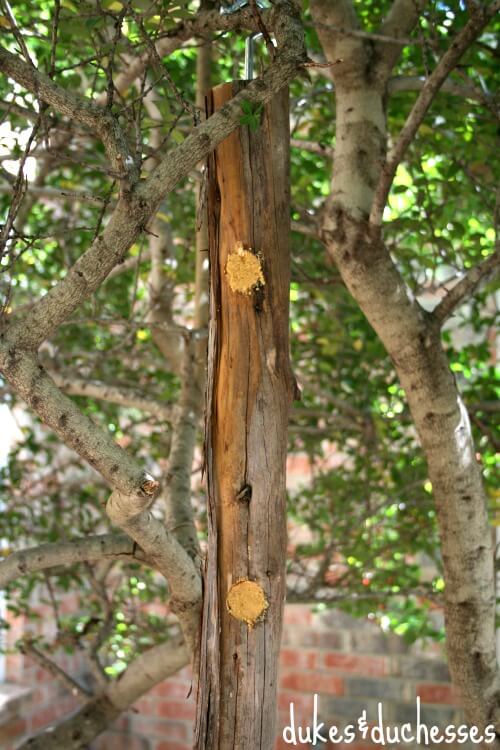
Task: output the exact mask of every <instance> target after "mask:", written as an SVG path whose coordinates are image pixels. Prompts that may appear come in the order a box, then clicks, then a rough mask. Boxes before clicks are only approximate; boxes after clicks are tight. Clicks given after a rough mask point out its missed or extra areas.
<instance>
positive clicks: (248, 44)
mask: <svg viewBox="0 0 500 750" xmlns="http://www.w3.org/2000/svg"><path fill="white" fill-rule="evenodd" d="M261 36H262V34H260V33H259V34H251V35H250V36H247V38H246V40H245V73H244V78H245V81H251V80H253V72H254V71H253V62H254V51H255V44H254V42H255V40H256V39H259V37H261Z"/></svg>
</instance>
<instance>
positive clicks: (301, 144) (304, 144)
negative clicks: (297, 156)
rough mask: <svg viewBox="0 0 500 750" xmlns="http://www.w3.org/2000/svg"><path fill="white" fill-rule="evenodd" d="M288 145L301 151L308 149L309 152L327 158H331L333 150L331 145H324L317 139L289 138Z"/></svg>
mask: <svg viewBox="0 0 500 750" xmlns="http://www.w3.org/2000/svg"><path fill="white" fill-rule="evenodd" d="M290 146H291V147H292V148H298V149H300V150H301V151H309V152H310V153H311V154H318V155H319V156H326V157H328V158H329V159H332V158H333V154H334V150H333V148H332V147H331V146H326V145H324V144H322V143H318V142H317V141H301V140H299V139H298V138H291V139H290Z"/></svg>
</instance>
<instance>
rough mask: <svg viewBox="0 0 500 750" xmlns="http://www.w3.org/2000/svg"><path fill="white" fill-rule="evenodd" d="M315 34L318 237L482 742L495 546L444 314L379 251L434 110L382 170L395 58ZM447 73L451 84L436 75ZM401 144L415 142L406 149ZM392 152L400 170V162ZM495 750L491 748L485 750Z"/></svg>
mask: <svg viewBox="0 0 500 750" xmlns="http://www.w3.org/2000/svg"><path fill="white" fill-rule="evenodd" d="M396 2H398V0H396ZM395 5H396V3H395ZM399 5H400V6H401V8H402V9H404V5H405V2H404V0H399ZM338 6H340V7H344V6H348V7H349V8H351V9H352V6H351V4H350V2H349V0H344V1H343V3H338V4H333V5H332V4H330V3H328V2H325V0H314V2H313V3H312V13H313V17H314V19H315V21H316V22H319V23H323V24H327V23H328V24H332V23H334V22H337V23H338V18H337V17H336V16H335V14H338V12H339V9H338ZM492 8H493V4H490V6H488V10H487V11H484V10H481V11H480V12H478V13H477V15H475V16H473V18H472V19H471V21H469V22H468V24H467V26H466V27H464V29H463V30H462V32H460V33H459V35H458V36H457V38H456V39H455V40H454V41H453V42H452V43H451V45H450V48H449V50H448V51H447V52H446V53H445V55H444V56H443V58H442V60H441V61H440V63H439V64H438V65H437V66H436V70H435V71H434V73H433V74H432V75H431V76H430V77H429V79H428V80H429V81H432V80H434V79H433V76H434V78H438V79H439V85H441V83H442V82H443V80H444V79H445V78H446V75H447V74H449V72H450V70H451V69H452V67H453V66H452V65H451V64H450V65H451V67H450V66H449V65H448V63H447V60H449V58H451V59H452V63H453V64H456V61H457V59H458V57H459V55H458V53H457V50H462V51H461V54H462V53H463V49H462V47H461V46H460V45H461V44H462V42H463V40H464V39H465V40H466V41H468V44H470V43H471V41H472V40H473V39H474V38H475V36H477V35H478V34H479V30H480V29H481V28H483V27H484V25H485V24H486V22H487V20H488V18H489V17H490V16H489V13H490V12H492ZM344 12H346V11H344ZM332 14H333V15H332ZM398 15H400V14H399V11H398V12H397V13H396V12H394V13H393V14H392V16H393V20H394V19H395V18H396V17H397V16H398ZM403 16H404V18H406V16H405V15H404V14H403ZM403 16H402V17H403ZM349 18H350V22H351V24H354V23H355V22H354V20H353V19H352V18H351V17H349ZM322 28H323V27H320V38H321V41H322V44H323V47H324V50H325V53H326V56H327V57H328V58H329V59H336V58H337V57H342V58H343V65H339V66H338V67H335V68H334V69H333V72H332V75H333V77H334V80H335V106H336V121H337V133H336V143H335V155H334V161H333V170H332V190H331V194H330V196H329V198H328V199H327V201H326V204H325V210H324V212H323V217H322V227H321V236H322V239H323V241H324V243H325V246H326V248H327V250H328V253H329V254H330V256H331V257H332V259H333V260H334V262H335V263H336V265H337V267H338V269H339V271H340V274H341V276H342V279H343V281H344V283H345V285H346V287H347V288H348V290H349V291H350V293H351V294H352V296H353V298H354V299H355V300H356V301H357V302H358V304H359V306H360V308H361V309H362V311H363V312H364V314H365V315H366V318H367V320H368V321H369V323H370V325H371V326H372V327H373V329H374V331H375V332H376V333H377V335H378V336H379V338H380V340H381V341H382V343H383V345H384V347H385V349H386V351H387V353H388V355H389V356H390V357H391V359H392V361H393V363H394V366H395V369H396V372H397V374H398V377H399V379H400V382H401V385H402V387H403V388H404V390H405V393H406V398H407V400H408V405H409V407H410V410H411V413H412V417H413V420H414V422H415V426H416V428H417V431H418V434H419V438H420V441H421V444H422V448H423V450H424V453H425V457H426V460H427V463H428V469H429V478H430V480H431V482H432V487H433V494H434V498H435V501H436V508H437V516H438V523H439V533H440V538H441V548H442V556H443V570H444V578H445V584H446V587H445V597H444V598H445V625H446V647H447V652H448V662H449V667H450V672H451V676H452V679H453V682H454V684H455V685H457V686H458V688H459V689H460V692H461V694H462V701H463V705H464V708H465V714H466V717H467V719H468V721H469V722H470V723H471V724H474V725H476V726H477V727H479V729H480V730H481V734H484V729H485V727H486V726H487V725H488V724H495V725H496V731H497V733H500V711H499V705H500V689H499V682H498V670H497V665H496V654H495V587H494V566H493V549H492V535H491V531H490V528H489V524H488V516H487V511H486V502H485V494H484V488H483V486H482V478H481V470H480V467H479V465H478V463H477V461H476V458H475V448H474V444H473V440H472V435H471V430H470V424H469V419H468V416H467V412H466V409H465V407H464V405H463V402H462V399H461V397H460V394H459V392H458V389H457V384H456V382H455V379H454V377H453V374H452V372H451V371H450V369H449V366H448V361H447V358H446V354H445V352H444V350H443V347H442V344H441V331H440V326H441V323H442V321H441V320H440V315H439V312H438V314H436V315H431V314H429V313H427V312H425V310H423V309H422V307H421V306H420V305H419V304H418V302H417V301H416V300H415V299H414V298H413V295H412V294H411V292H410V290H409V289H408V288H407V286H406V284H405V282H404V279H403V278H402V276H401V274H400V273H399V271H398V270H397V268H396V266H395V264H394V263H393V261H392V259H391V256H390V254H389V251H388V249H387V247H386V246H385V245H384V242H383V239H382V232H381V229H380V226H379V220H380V219H381V217H382V213H383V208H384V205H385V202H386V198H387V194H388V191H389V188H390V185H391V182H392V177H393V175H394V172H395V169H396V167H397V164H398V163H399V160H400V158H401V156H402V154H403V153H404V149H403V147H404V148H406V147H407V146H408V144H409V142H410V141H411V139H412V138H413V136H414V135H415V132H416V130H417V128H418V125H419V124H420V122H421V120H422V118H423V116H424V114H425V112H426V111H427V107H428V106H429V104H430V101H431V100H432V99H428V98H426V99H425V100H424V104H425V109H424V105H422V107H417V106H416V105H415V107H414V110H415V111H417V112H420V110H422V117H421V118H420V119H418V118H417V117H415V118H412V117H411V116H410V117H409V118H408V121H407V124H406V125H405V127H404V128H403V131H402V134H400V136H399V139H398V143H402V144H403V146H402V147H401V149H400V151H401V153H400V154H399V151H397V149H396V150H394V149H393V152H391V155H390V156H389V158H388V159H387V160H386V161H384V154H385V142H386V139H387V129H386V125H385V102H386V99H387V86H388V77H389V75H390V73H391V70H390V65H389V64H388V63H391V61H392V64H393V63H394V62H395V57H394V55H393V54H392V53H391V50H390V49H389V50H387V49H384V46H383V45H381V46H380V45H379V47H378V49H377V52H376V54H372V50H371V49H370V48H369V47H367V45H366V44H365V43H364V42H362V41H360V40H358V39H351V38H349V37H344V38H342V36H341V35H340V36H339V35H336V34H334V33H331V32H326V31H324V30H323V31H322V30H321V29H322ZM406 31H408V28H407V29H406ZM457 40H458V41H457ZM464 46H465V48H466V46H467V45H465V42H464ZM455 58H457V59H455ZM447 65H448V67H446V66H447ZM443 67H445V68H446V71H447V72H446V75H441V71H442V69H443ZM437 90H438V87H436V88H435V90H434V89H433V92H434V93H435V91H437ZM410 131H411V133H410ZM408 133H410V135H411V137H410V138H409V140H406V137H407V134H408ZM394 152H396V153H397V154H399V159H396V160H395V158H394ZM391 165H392V166H391ZM391 170H392V171H391ZM484 746H486V745H484ZM498 746H500V743H499V742H498V741H496V742H495V743H494V744H493V745H488V747H498Z"/></svg>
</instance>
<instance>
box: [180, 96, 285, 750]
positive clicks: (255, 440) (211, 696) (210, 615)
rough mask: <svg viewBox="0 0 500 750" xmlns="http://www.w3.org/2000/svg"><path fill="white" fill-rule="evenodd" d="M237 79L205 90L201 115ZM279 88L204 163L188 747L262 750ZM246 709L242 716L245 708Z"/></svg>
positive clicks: (274, 520) (275, 452) (276, 381)
mask: <svg viewBox="0 0 500 750" xmlns="http://www.w3.org/2000/svg"><path fill="white" fill-rule="evenodd" d="M244 86H245V84H244V83H233V84H224V85H222V86H218V87H217V88H215V89H213V90H212V92H211V94H210V96H209V102H208V109H209V114H211V113H212V112H213V111H214V110H218V109H221V108H223V107H224V104H225V102H227V101H228V100H229V99H230V98H231V97H232V96H233V95H234V93H236V92H237V91H238V90H241V89H242V88H243V87H244ZM288 117H289V116H288V91H287V90H283V91H281V92H280V93H279V94H278V95H277V96H275V97H274V99H273V101H272V103H270V104H268V105H266V107H265V108H264V111H263V114H262V122H261V124H260V126H259V128H258V129H257V130H250V129H249V128H248V127H241V128H240V129H239V130H238V131H237V132H235V133H233V134H232V135H230V136H229V137H228V138H226V140H225V141H223V142H222V143H221V144H220V145H219V146H218V148H217V149H216V151H215V152H214V154H213V156H212V157H211V158H210V160H209V169H208V175H209V182H208V228H209V248H210V325H209V348H208V379H207V410H206V414H207V417H206V420H207V421H206V425H205V448H206V471H207V483H208V518H209V540H208V550H209V551H208V560H207V573H206V577H205V588H204V592H205V594H204V596H205V601H204V625H203V631H202V646H201V655H200V677H199V689H198V706H197V725H196V742H195V747H197V748H199V749H201V748H203V749H204V750H207V748H211V749H215V748H217V750H233V748H236V747H237V748H238V750H254V749H255V748H256V747H260V748H272V747H273V745H274V738H275V727H276V685H277V672H278V655H279V648H280V640H281V627H282V616H283V604H284V598H285V559H286V508H285V464H286V447H287V427H288V414H289V407H290V402H291V399H292V394H293V378H292V374H291V369H290V362H289V336H288V327H289V313H288V308H289V284H290V258H289V234H290V200H289V120H288ZM243 707H244V708H243Z"/></svg>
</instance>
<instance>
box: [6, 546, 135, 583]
mask: <svg viewBox="0 0 500 750" xmlns="http://www.w3.org/2000/svg"><path fill="white" fill-rule="evenodd" d="M120 557H127V558H130V559H132V560H134V561H136V562H145V555H144V553H143V551H142V550H141V549H140V547H138V546H137V545H136V544H135V542H134V541H133V540H132V539H130V538H129V537H127V536H125V535H123V534H122V535H119V534H97V535H96V536H89V537H85V538H84V539H73V540H72V541H71V542H56V543H54V544H41V545H39V546H38V547H30V548H28V549H22V550H19V551H18V552H12V553H11V554H10V555H8V557H6V558H5V559H3V560H2V561H1V562H0V588H4V587H5V586H7V584H9V583H11V581H15V580H16V579H17V578H21V577H23V576H27V575H30V574H32V573H37V572H39V571H40V570H48V569H50V568H56V567H60V566H64V567H67V566H70V565H75V564H76V563H80V562H84V561H87V562H94V561H96V560H101V559H103V558H104V559H114V558H120Z"/></svg>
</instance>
